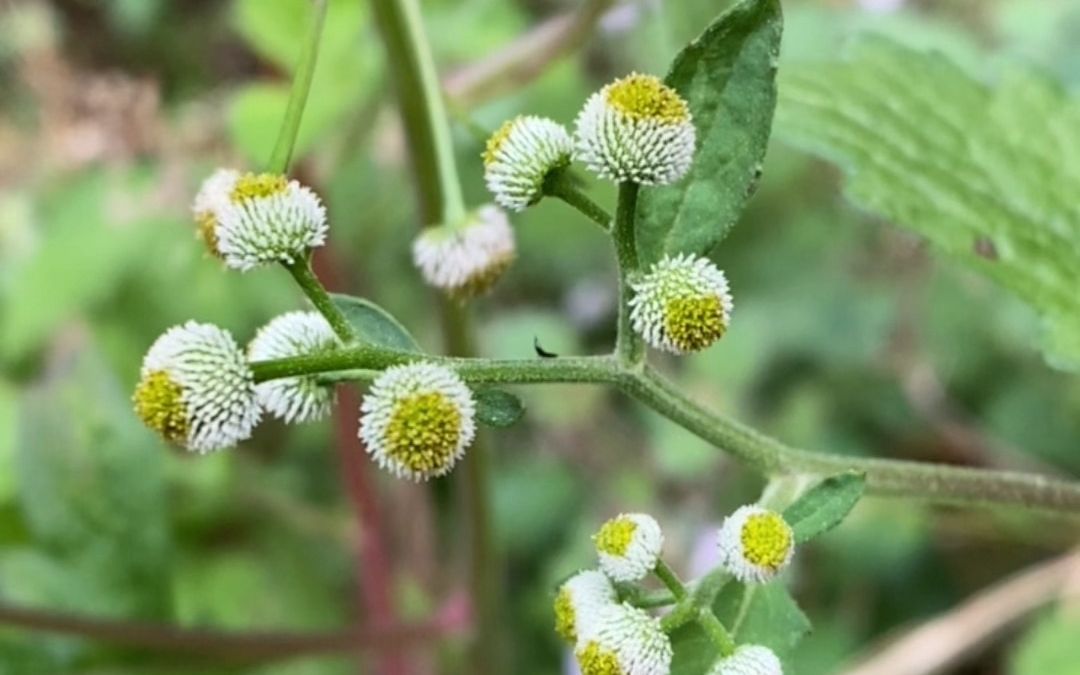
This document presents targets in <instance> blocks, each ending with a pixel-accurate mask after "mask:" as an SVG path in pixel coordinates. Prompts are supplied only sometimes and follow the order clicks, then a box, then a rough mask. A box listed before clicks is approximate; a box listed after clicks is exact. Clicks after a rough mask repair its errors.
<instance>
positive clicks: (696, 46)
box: [636, 0, 783, 265]
mask: <svg viewBox="0 0 1080 675" xmlns="http://www.w3.org/2000/svg"><path fill="white" fill-rule="evenodd" d="M782 32H783V15H782V12H781V10H780V3H779V1H778V0H746V1H745V2H742V3H740V4H738V5H736V6H735V7H733V8H732V9H730V10H728V11H727V12H725V13H724V14H722V15H720V16H719V17H718V18H717V19H715V20H714V21H713V23H712V24H710V25H709V27H708V28H706V29H705V32H704V33H702V34H701V36H700V37H698V38H697V39H695V40H694V41H693V42H691V43H690V44H689V45H687V46H686V48H685V49H683V50H682V51H681V52H679V54H678V55H677V56H676V57H675V60H674V62H673V63H672V65H671V70H670V72H669V73H668V75H667V77H666V78H665V82H666V83H667V84H668V85H669V86H671V87H673V88H674V89H676V90H677V91H678V92H679V93H680V94H681V95H682V96H683V97H684V98H685V99H686V100H687V102H688V103H689V104H690V112H691V114H692V115H693V118H694V126H695V127H696V129H697V150H696V153H695V155H694V163H693V165H692V166H691V167H690V171H689V173H688V174H687V175H686V176H685V177H684V178H683V179H682V180H680V181H678V182H676V183H674V184H672V185H667V186H663V187H650V188H646V189H644V190H642V192H641V196H640V198H639V201H638V212H637V221H636V232H637V243H638V257H639V259H640V261H641V263H642V264H645V265H648V264H651V263H654V262H656V261H657V260H659V259H660V258H661V257H663V256H664V255H673V254H678V253H694V254H698V255H704V254H707V253H708V252H709V251H710V250H712V249H713V248H714V247H715V246H716V244H718V243H719V242H720V241H721V240H722V239H723V238H724V237H725V236H726V235H727V233H728V231H730V229H731V227H732V226H733V225H734V224H735V222H736V221H737V220H738V219H739V216H740V215H741V214H742V212H743V209H744V208H745V206H746V202H747V200H749V198H750V197H751V196H752V195H753V194H754V192H755V190H756V189H757V185H758V182H759V181H760V179H761V167H762V164H763V162H764V158H765V150H766V148H767V146H768V142H769V134H770V132H771V129H772V120H773V111H774V109H775V107H776V64H777V60H778V58H779V54H780V38H781V34H782Z"/></svg>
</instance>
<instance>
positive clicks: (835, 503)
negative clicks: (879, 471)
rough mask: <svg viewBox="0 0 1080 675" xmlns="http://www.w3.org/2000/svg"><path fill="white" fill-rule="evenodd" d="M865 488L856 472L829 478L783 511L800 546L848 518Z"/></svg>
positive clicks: (860, 476)
mask: <svg viewBox="0 0 1080 675" xmlns="http://www.w3.org/2000/svg"><path fill="white" fill-rule="evenodd" d="M865 489H866V475H865V474H863V473H860V472H856V471H848V472H846V473H841V474H837V475H835V476H829V477H828V478H826V479H825V480H823V481H821V482H820V483H818V484H817V485H815V486H814V487H812V488H810V489H809V490H807V492H806V493H805V494H804V495H803V496H801V497H799V498H798V499H797V500H795V503H794V504H792V505H791V506H789V507H787V509H785V510H784V514H783V515H784V520H786V521H787V522H788V524H789V525H791V529H792V531H793V532H794V533H795V543H796V544H802V543H804V542H806V541H809V540H810V539H813V538H814V537H816V536H818V535H820V534H824V533H825V532H828V531H829V530H831V529H832V528H834V527H836V526H837V525H839V524H840V522H841V521H842V520H844V518H846V517H847V515H848V513H850V512H851V509H853V508H855V504H856V503H858V501H859V499H860V498H861V497H862V495H863V490H865Z"/></svg>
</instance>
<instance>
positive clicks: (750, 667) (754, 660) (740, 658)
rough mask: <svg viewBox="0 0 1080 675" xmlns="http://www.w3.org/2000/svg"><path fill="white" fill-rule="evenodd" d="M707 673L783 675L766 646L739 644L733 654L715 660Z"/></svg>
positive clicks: (774, 657) (714, 674)
mask: <svg viewBox="0 0 1080 675" xmlns="http://www.w3.org/2000/svg"><path fill="white" fill-rule="evenodd" d="M709 675H784V667H783V666H782V665H781V664H780V659H779V658H777V656H776V654H774V653H773V651H772V650H771V649H769V648H768V647H762V646H761V645H740V646H739V647H737V648H736V649H735V653H734V654H732V655H731V656H728V657H725V658H722V659H720V660H719V661H717V662H716V664H715V665H714V666H713V667H712V670H710V671H709Z"/></svg>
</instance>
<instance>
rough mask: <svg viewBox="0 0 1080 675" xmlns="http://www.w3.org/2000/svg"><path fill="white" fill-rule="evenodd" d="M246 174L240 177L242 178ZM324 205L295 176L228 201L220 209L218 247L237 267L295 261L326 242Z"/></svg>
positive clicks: (224, 256)
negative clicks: (268, 190)
mask: <svg viewBox="0 0 1080 675" xmlns="http://www.w3.org/2000/svg"><path fill="white" fill-rule="evenodd" d="M241 180H242V179H241ZM327 230H328V226H327V223H326V207H324V206H323V204H322V201H321V200H320V199H319V197H318V195H316V194H315V193H314V192H312V190H311V189H310V188H307V187H304V186H303V185H300V183H298V182H296V181H295V180H291V181H289V182H288V183H287V184H286V185H285V189H284V190H281V191H279V192H275V193H273V194H270V195H267V196H259V197H248V198H243V199H235V198H233V199H232V200H230V201H229V203H228V204H226V205H224V206H222V207H221V209H220V211H219V215H218V226H217V239H218V251H219V252H220V255H221V256H222V258H223V259H224V260H225V264H226V265H228V266H229V267H231V268H233V269H238V270H242V271H246V270H250V269H252V268H253V267H256V266H258V265H263V264H267V263H272V262H283V263H292V262H294V261H296V260H298V259H300V258H302V257H303V256H304V255H306V253H307V251H308V250H309V249H312V248H315V247H317V246H322V245H323V244H325V243H326V234H327Z"/></svg>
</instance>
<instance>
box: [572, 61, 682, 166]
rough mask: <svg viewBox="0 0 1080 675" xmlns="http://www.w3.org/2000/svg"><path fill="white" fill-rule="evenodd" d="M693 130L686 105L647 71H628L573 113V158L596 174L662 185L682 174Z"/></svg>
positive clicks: (669, 88)
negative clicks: (645, 72)
mask: <svg viewBox="0 0 1080 675" xmlns="http://www.w3.org/2000/svg"><path fill="white" fill-rule="evenodd" d="M695 137H696V132H695V131H694V122H693V119H692V118H691V115H690V107H689V106H688V105H687V103H686V101H685V100H683V98H682V97H681V96H679V94H678V92H676V91H675V90H674V89H672V88H671V87H669V86H667V85H666V84H664V83H663V82H662V81H661V80H660V79H659V78H657V77H654V76H652V75H640V74H638V73H631V74H630V75H628V76H626V77H624V78H622V79H619V80H615V81H614V82H612V83H610V84H608V85H607V86H605V87H604V88H603V89H601V90H600V91H598V92H596V93H595V94H593V95H592V96H591V97H590V98H589V100H588V101H586V102H585V107H584V108H583V109H582V110H581V112H580V113H579V114H578V117H577V128H576V129H575V132H574V146H575V159H579V160H581V161H582V162H584V163H585V164H586V166H588V167H589V170H590V171H592V172H593V173H595V174H596V175H597V176H599V177H600V178H605V179H609V180H613V181H616V182H619V183H622V182H634V183H641V184H644V185H666V184H668V183H674V182H675V181H677V180H679V179H680V178H682V177H683V176H684V175H686V172H687V170H689V168H690V163H691V162H692V161H693V159H694V144H695V142H696V141H695Z"/></svg>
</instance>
